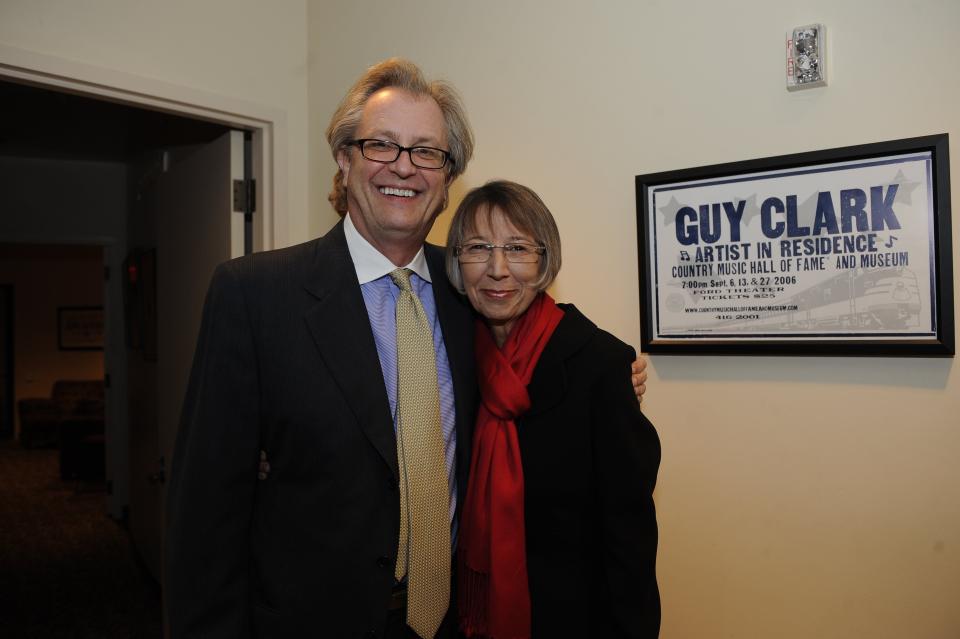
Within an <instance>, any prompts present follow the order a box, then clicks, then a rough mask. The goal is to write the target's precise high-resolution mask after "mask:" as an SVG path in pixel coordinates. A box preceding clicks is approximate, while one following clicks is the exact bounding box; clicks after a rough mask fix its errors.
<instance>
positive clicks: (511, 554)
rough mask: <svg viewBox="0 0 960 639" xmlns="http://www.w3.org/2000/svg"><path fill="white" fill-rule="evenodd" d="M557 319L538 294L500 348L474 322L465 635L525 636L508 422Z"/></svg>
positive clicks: (521, 405) (526, 399) (516, 469)
mask: <svg viewBox="0 0 960 639" xmlns="http://www.w3.org/2000/svg"><path fill="white" fill-rule="evenodd" d="M562 317H563V311H561V310H560V309H559V308H557V305H556V304H555V303H554V301H553V299H552V298H551V297H550V296H549V295H547V294H546V293H541V294H539V295H537V297H536V298H535V299H534V301H533V303H532V304H530V307H529V308H528V309H527V311H526V312H525V313H524V314H523V315H522V316H521V317H520V319H519V320H517V323H516V324H514V326H513V329H512V330H511V331H510V335H509V336H508V337H507V340H506V342H504V344H503V347H502V348H497V345H496V342H494V340H493V335H492V334H491V332H490V328H489V327H488V326H487V325H486V324H485V323H484V322H483V321H482V320H479V319H478V320H477V325H476V335H475V342H474V345H475V348H476V354H477V372H478V375H477V377H478V379H479V383H480V395H481V398H482V403H481V405H480V410H479V411H478V414H477V424H476V430H475V431H474V435H473V459H472V460H471V463H470V483H469V485H468V488H467V497H466V501H465V502H464V505H463V512H462V514H461V516H460V539H459V542H458V544H457V556H458V562H459V565H458V573H457V574H458V581H459V614H460V628H461V630H463V632H464V633H465V634H466V635H467V636H468V637H489V638H491V639H526V638H528V637H530V592H529V589H528V585H527V551H526V532H525V528H524V521H523V466H522V465H521V460H520V444H519V442H518V440H517V426H516V423H515V421H514V420H515V419H517V418H518V417H519V416H521V415H523V414H524V413H525V412H526V411H527V410H528V409H529V408H530V396H529V395H528V394H527V384H529V383H530V378H531V377H532V376H533V369H534V368H535V367H536V365H537V360H539V359H540V354H541V353H542V352H543V348H544V347H545V346H546V345H547V342H548V341H550V336H551V335H553V331H554V329H556V328H557V324H559V323H560V319H561V318H562Z"/></svg>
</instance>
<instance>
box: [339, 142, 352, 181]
mask: <svg viewBox="0 0 960 639" xmlns="http://www.w3.org/2000/svg"><path fill="white" fill-rule="evenodd" d="M337 165H338V166H339V167H340V171H341V172H342V173H343V185H344V186H346V185H347V175H349V174H350V153H348V152H347V150H346V149H340V150H339V151H337Z"/></svg>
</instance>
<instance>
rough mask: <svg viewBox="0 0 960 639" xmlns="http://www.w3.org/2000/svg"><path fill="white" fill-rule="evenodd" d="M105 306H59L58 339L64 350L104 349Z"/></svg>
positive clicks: (61, 348)
mask: <svg viewBox="0 0 960 639" xmlns="http://www.w3.org/2000/svg"><path fill="white" fill-rule="evenodd" d="M103 330H104V327H103V307H102V306H60V307H58V308H57V341H58V346H59V347H60V350H62V351H102V350H103Z"/></svg>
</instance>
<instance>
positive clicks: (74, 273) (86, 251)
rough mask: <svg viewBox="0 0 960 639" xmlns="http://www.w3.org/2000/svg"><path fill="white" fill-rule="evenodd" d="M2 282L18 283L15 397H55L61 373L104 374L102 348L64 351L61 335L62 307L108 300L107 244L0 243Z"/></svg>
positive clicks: (77, 376) (78, 376)
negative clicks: (105, 294) (105, 282)
mask: <svg viewBox="0 0 960 639" xmlns="http://www.w3.org/2000/svg"><path fill="white" fill-rule="evenodd" d="M0 284H12V285H13V299H14V306H13V310H14V317H13V330H14V339H16V341H17V347H16V349H15V356H14V362H13V368H14V373H15V379H14V390H13V392H14V398H15V400H19V399H22V398H25V397H50V390H51V389H52V388H53V383H54V382H55V381H57V380H58V379H103V351H69V350H68V351H64V350H60V348H59V345H58V344H59V343H58V341H57V309H59V308H60V307H63V306H103V249H101V248H100V247H99V246H50V245H43V244H0ZM14 421H15V424H16V426H15V434H16V436H17V437H19V433H20V417H19V415H17V416H16V417H15V418H14Z"/></svg>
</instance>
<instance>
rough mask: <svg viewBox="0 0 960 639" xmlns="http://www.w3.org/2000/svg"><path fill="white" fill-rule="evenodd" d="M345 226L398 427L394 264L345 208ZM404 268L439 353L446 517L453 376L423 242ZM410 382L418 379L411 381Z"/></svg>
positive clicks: (452, 474)
mask: <svg viewBox="0 0 960 639" xmlns="http://www.w3.org/2000/svg"><path fill="white" fill-rule="evenodd" d="M343 232H344V235H346V238H347V249H348V250H349V251H350V258H351V260H353V266H354V268H355V269H356V271H357V278H358V279H359V280H360V292H361V293H362V294H363V302H364V304H365V305H366V307H367V316H368V317H369V318H370V327H371V328H372V329H373V339H374V341H375V342H376V345H377V354H378V355H379V356H380V368H381V369H382V371H383V383H384V386H385V387H386V390H387V397H388V399H389V400H390V412H391V414H392V415H393V428H394V432H396V428H397V384H398V379H397V315H396V306H397V297H398V296H399V295H400V289H399V288H398V287H397V285H396V284H394V283H393V280H392V279H391V278H390V272H391V271H393V270H394V269H396V268H397V267H396V265H394V264H393V262H391V261H390V260H388V259H387V258H386V257H385V256H384V255H383V254H382V253H380V252H379V251H377V249H375V248H374V247H373V246H372V245H371V244H370V243H369V242H367V240H366V239H365V238H364V237H363V236H362V235H360V233H359V232H358V231H357V229H356V227H355V226H354V225H353V222H352V220H351V219H350V214H349V213H348V214H347V216H346V218H345V219H344V224H343ZM404 268H408V269H410V270H411V271H413V275H412V276H411V277H410V284H411V286H412V288H413V291H414V293H416V295H417V297H419V298H420V303H421V304H422V305H423V310H424V312H425V313H426V314H427V321H428V322H429V323H430V326H431V329H432V331H433V350H434V352H435V354H436V358H437V385H438V388H439V391H440V427H441V430H442V435H443V448H444V454H445V456H446V462H447V485H448V486H449V488H450V521H451V522H453V516H454V513H455V512H456V509H457V477H456V461H455V460H456V452H457V435H456V429H455V426H456V413H455V411H454V402H453V376H452V375H451V373H450V361H449V360H448V359H447V349H446V347H445V346H444V344H443V332H442V331H441V329H440V320H439V319H438V318H437V304H436V300H435V299H434V297H433V286H432V285H431V283H430V269H429V268H427V260H426V257H425V256H424V252H423V248H422V247H421V249H420V251H419V252H418V253H417V255H416V256H415V257H414V258H413V260H412V261H411V262H410V264H407V265H406V266H405V267H404ZM408 383H416V382H415V381H413V382H409V381H408Z"/></svg>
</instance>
